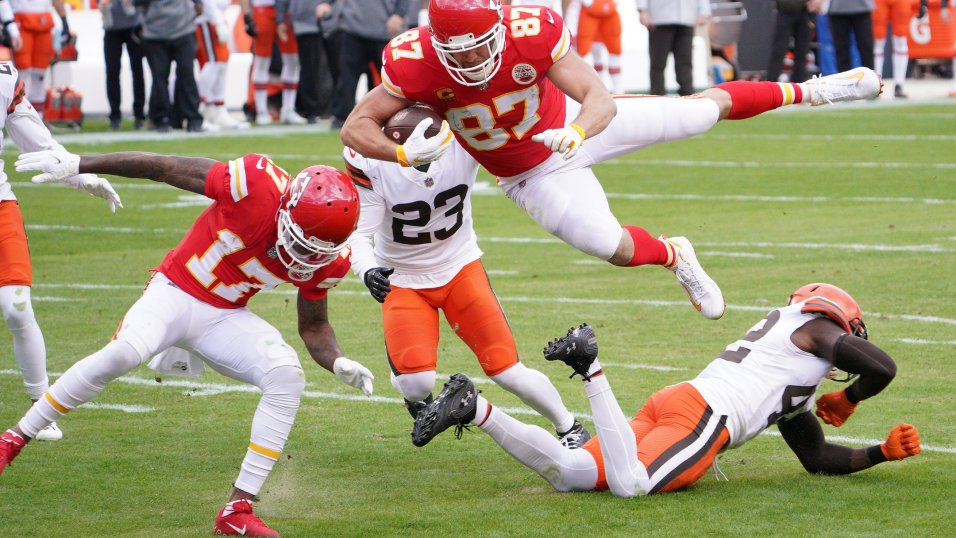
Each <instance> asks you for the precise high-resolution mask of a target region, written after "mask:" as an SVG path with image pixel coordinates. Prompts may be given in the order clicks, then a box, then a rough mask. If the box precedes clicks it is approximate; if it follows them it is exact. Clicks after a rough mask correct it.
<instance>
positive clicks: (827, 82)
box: [806, 67, 883, 106]
mask: <svg viewBox="0 0 956 538" xmlns="http://www.w3.org/2000/svg"><path fill="white" fill-rule="evenodd" d="M806 85H807V88H809V90H810V104H811V105H813V106H819V105H825V104H833V103H840V102H843V101H856V100H859V99H876V98H877V97H879V95H880V94H881V93H883V81H882V80H881V79H880V76H879V75H877V74H876V71H873V70H872V69H870V68H869V67H857V68H856V69H850V70H849V71H843V72H842V73H834V74H832V75H827V76H825V77H813V78H812V79H810V80H808V81H807V82H806Z"/></svg>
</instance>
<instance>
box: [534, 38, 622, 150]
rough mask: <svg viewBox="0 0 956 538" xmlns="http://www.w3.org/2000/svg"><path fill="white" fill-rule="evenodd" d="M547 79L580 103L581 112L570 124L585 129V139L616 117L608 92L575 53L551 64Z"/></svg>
mask: <svg viewBox="0 0 956 538" xmlns="http://www.w3.org/2000/svg"><path fill="white" fill-rule="evenodd" d="M548 78H549V79H551V82H553V83H554V85H555V86H557V87H558V89H559V90H561V91H562V92H564V93H565V94H566V95H567V96H568V97H570V98H571V99H574V100H575V101H577V102H579V103H581V111H580V112H579V113H578V117H577V118H574V121H573V122H571V123H573V124H575V125H578V126H579V127H581V129H583V130H584V132H585V136H584V138H589V137H592V136H594V135H596V134H598V133H600V132H601V131H603V130H604V129H605V128H606V127H607V126H608V124H609V123H611V120H612V119H614V116H615V115H617V105H615V104H614V99H612V98H611V94H610V92H608V91H607V88H606V87H604V83H603V82H601V79H600V78H598V75H597V73H596V72H595V71H594V69H592V68H591V66H589V65H588V64H587V62H585V61H584V60H583V59H582V58H581V57H580V56H578V53H577V52H574V51H573V50H572V51H570V52H568V53H567V54H566V55H564V57H563V58H561V59H559V60H558V61H556V62H554V64H553V65H552V66H551V68H550V69H548Z"/></svg>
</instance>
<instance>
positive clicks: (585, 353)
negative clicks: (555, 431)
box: [544, 323, 598, 429]
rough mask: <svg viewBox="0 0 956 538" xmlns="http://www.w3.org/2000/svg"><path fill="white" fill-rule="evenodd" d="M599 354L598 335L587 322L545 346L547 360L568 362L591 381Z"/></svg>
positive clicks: (586, 379)
mask: <svg viewBox="0 0 956 538" xmlns="http://www.w3.org/2000/svg"><path fill="white" fill-rule="evenodd" d="M597 355H598V343H597V336H595V335H594V329H593V328H591V326H590V325H588V324H587V323H582V324H581V326H579V327H573V328H571V329H569V330H568V334H566V335H564V336H562V337H561V338H556V339H554V340H552V341H550V342H548V345H547V346H545V348H544V358H545V359H546V360H549V361H561V362H563V363H564V364H567V365H568V366H570V367H571V368H572V369H573V370H574V374H579V375H580V376H581V377H583V378H584V380H585V381H590V380H591V375H594V374H591V375H589V374H588V370H589V369H590V368H591V363H593V362H594V359H596V358H597ZM574 374H571V375H570V376H569V378H570V377H574ZM595 374H597V372H595ZM575 424H577V422H575ZM572 429H573V428H572Z"/></svg>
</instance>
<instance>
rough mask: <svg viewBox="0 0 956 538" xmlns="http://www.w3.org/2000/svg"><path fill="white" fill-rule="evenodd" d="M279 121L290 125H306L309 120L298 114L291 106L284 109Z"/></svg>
mask: <svg viewBox="0 0 956 538" xmlns="http://www.w3.org/2000/svg"><path fill="white" fill-rule="evenodd" d="M279 121H281V122H282V123H287V124H289V125H305V124H306V123H309V120H307V119H305V118H303V117H302V116H300V115H298V114H297V113H296V111H295V110H293V109H291V108H284V109H282V112H280V113H279Z"/></svg>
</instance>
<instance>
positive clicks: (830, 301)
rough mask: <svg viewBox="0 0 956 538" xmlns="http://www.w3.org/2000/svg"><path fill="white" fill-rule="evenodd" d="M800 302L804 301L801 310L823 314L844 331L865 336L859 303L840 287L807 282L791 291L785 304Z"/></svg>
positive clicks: (861, 336)
mask: <svg viewBox="0 0 956 538" xmlns="http://www.w3.org/2000/svg"><path fill="white" fill-rule="evenodd" d="M800 302H803V303H804V304H803V309H802V310H801V312H804V313H811V312H813V313H819V314H825V315H827V316H829V317H830V319H832V320H833V321H835V322H837V324H838V325H840V327H842V328H843V330H844V331H846V332H848V333H850V334H852V335H854V336H859V337H860V338H864V339H865V338H867V336H868V335H867V332H866V325H864V324H863V312H862V311H861V310H860V305H859V304H857V302H856V300H855V299H854V298H853V297H851V296H850V294H849V293H847V292H845V291H843V290H842V289H841V288H838V287H836V286H834V285H832V284H821V283H816V284H807V285H806V286H802V287H800V288H798V289H797V291H795V292H793V293H792V294H791V295H790V301H789V302H788V303H787V304H788V305H792V304H796V303H800Z"/></svg>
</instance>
